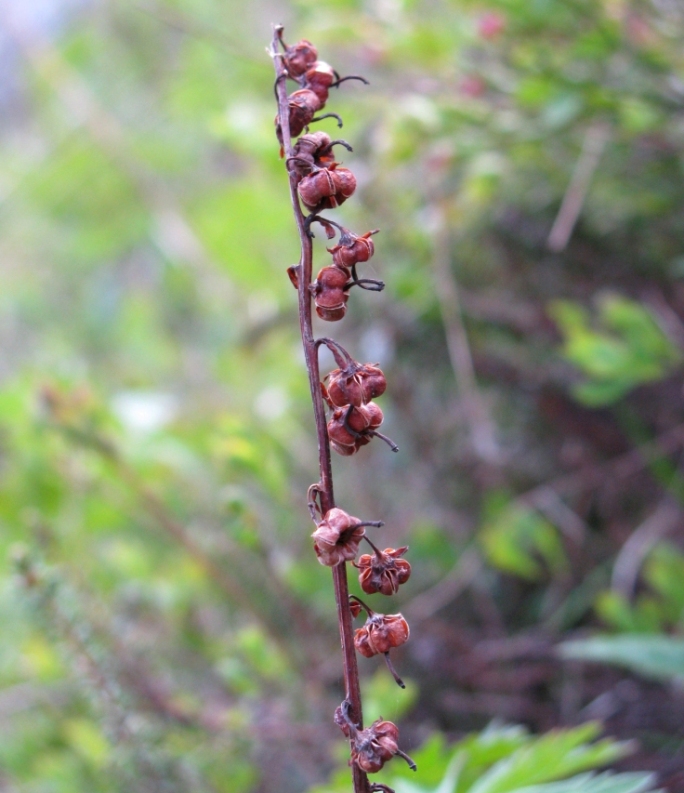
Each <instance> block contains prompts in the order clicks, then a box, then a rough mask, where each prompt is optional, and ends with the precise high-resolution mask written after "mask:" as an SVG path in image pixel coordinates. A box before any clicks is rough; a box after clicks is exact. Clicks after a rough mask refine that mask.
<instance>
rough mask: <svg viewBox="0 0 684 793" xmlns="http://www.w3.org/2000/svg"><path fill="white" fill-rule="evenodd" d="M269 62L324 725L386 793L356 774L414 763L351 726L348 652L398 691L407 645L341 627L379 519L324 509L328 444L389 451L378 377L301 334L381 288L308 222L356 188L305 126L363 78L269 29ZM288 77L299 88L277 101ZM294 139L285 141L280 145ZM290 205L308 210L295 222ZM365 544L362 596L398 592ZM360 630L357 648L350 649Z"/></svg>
mask: <svg viewBox="0 0 684 793" xmlns="http://www.w3.org/2000/svg"><path fill="white" fill-rule="evenodd" d="M281 48H282V50H281ZM270 54H271V57H272V59H273V63H274V67H275V72H276V82H275V92H276V98H277V102H278V113H277V115H276V119H275V124H276V136H277V138H278V141H279V142H280V144H281V156H283V157H284V158H285V165H286V168H287V171H288V175H289V185H290V200H291V203H292V209H293V212H294V218H295V222H296V225H297V230H298V233H299V239H300V243H301V255H300V260H299V262H298V264H296V265H292V266H291V267H290V268H289V269H288V275H289V277H290V280H291V281H292V284H293V285H294V286H295V288H296V289H297V292H298V301H299V322H300V331H301V337H302V344H303V347H304V358H305V361H306V367H307V371H308V375H309V386H310V389H311V399H312V402H313V410H314V420H315V424H316V434H317V439H318V458H319V460H318V461H319V481H318V482H317V483H316V484H314V485H312V486H311V487H310V488H309V493H308V503H309V510H310V512H311V517H312V519H313V521H314V523H315V524H316V530H315V531H314V532H313V535H312V536H313V539H314V550H315V553H316V556H317V558H318V561H319V562H320V563H321V564H323V565H326V566H328V567H330V568H331V569H332V576H333V584H334V589H335V599H336V603H337V617H338V623H339V631H340V639H341V644H342V656H343V676H344V688H345V696H344V700H343V702H342V705H341V706H340V707H339V708H338V709H337V712H336V714H335V721H336V722H337V724H338V725H339V726H340V728H341V729H342V731H343V733H344V734H345V736H347V738H349V741H350V761H349V764H350V766H351V768H352V778H353V783H354V793H373V791H384V792H385V793H391V790H390V788H388V787H387V786H386V785H382V784H380V783H376V784H371V783H370V782H369V780H368V776H367V773H375V772H376V771H379V770H380V768H382V766H383V765H384V763H385V762H387V761H388V760H390V759H391V758H392V757H394V756H395V755H399V756H401V757H404V758H405V759H407V762H409V764H410V765H411V767H412V768H415V766H414V765H413V762H412V761H411V760H410V758H407V756H406V755H404V753H403V752H401V750H400V749H399V748H398V745H397V740H398V730H397V728H396V726H395V725H393V724H392V723H391V722H386V721H383V720H382V719H378V720H377V721H376V722H374V723H373V725H371V727H369V728H368V729H366V730H364V729H363V714H362V706H361V689H360V683H359V672H358V666H357V659H356V651H357V650H358V651H359V652H362V654H364V655H368V656H370V655H374V654H380V653H382V654H383V655H384V656H385V659H386V661H387V664H388V667H389V669H390V671H391V672H392V674H393V676H394V678H395V680H396V681H397V682H398V683H399V685H401V686H402V687H403V683H402V681H401V678H399V676H398V675H397V673H396V672H395V671H394V668H393V666H392V664H391V661H390V660H389V649H390V648H391V647H397V646H399V645H400V644H403V642H404V641H406V640H407V639H408V635H409V629H408V624H407V623H406V621H405V620H404V619H403V617H401V615H382V614H376V613H375V612H373V611H372V610H371V609H369V608H368V607H367V606H365V604H363V607H364V608H365V609H366V611H367V613H368V620H367V624H366V626H364V628H362V629H359V630H357V631H356V633H355V632H354V628H353V626H352V619H353V616H356V615H358V610H359V608H360V606H359V604H360V601H358V599H357V598H355V599H350V596H349V586H348V580H347V563H348V562H351V563H354V560H355V558H356V555H357V553H358V549H359V544H360V542H361V541H362V540H363V539H364V538H365V532H366V527H373V526H374V527H378V526H382V523H381V522H380V521H362V520H360V519H359V518H355V517H352V516H351V515H349V514H348V513H347V512H345V511H344V510H342V509H340V508H338V507H337V506H336V505H335V496H334V492H333V477H332V464H331V453H330V450H331V447H332V448H333V449H334V450H335V451H337V452H338V453H339V454H340V455H342V456H350V455H353V454H355V453H356V452H358V451H359V449H360V448H362V447H363V446H365V445H366V444H368V443H369V442H370V441H371V440H372V439H373V438H375V437H379V438H381V439H382V440H384V441H385V442H386V443H387V444H388V445H389V446H390V447H391V448H392V451H398V448H397V446H396V444H394V443H393V442H392V441H391V440H390V439H389V438H387V437H386V436H385V435H382V434H381V433H379V432H378V431H377V427H378V426H379V425H380V424H381V422H382V420H383V414H382V411H381V409H380V408H379V407H378V406H377V405H376V404H375V403H374V402H373V401H372V399H373V398H375V397H378V396H381V395H382V393H383V392H384V391H385V386H386V382H385V376H384V374H383V373H382V371H381V370H380V369H379V367H377V365H375V364H360V363H358V362H357V361H354V359H353V358H352V357H351V356H350V355H349V353H348V352H347V351H346V350H344V348H343V347H341V345H339V344H338V343H337V342H335V341H333V340H332V339H329V338H322V339H318V340H316V339H315V338H314V335H313V329H312V302H313V303H314V305H315V308H316V313H317V315H318V316H319V317H320V318H321V319H322V320H325V321H329V322H335V321H337V320H339V319H342V317H343V316H344V314H345V313H346V311H347V302H348V299H349V291H350V290H351V288H352V287H354V286H358V287H359V288H361V289H367V290H370V291H381V290H382V289H383V288H384V284H383V283H382V282H381V281H376V280H374V279H370V278H359V277H358V274H357V271H356V265H357V264H359V263H362V262H366V261H368V259H369V258H370V257H371V256H372V255H373V253H374V250H375V249H374V244H373V242H372V240H371V236H372V235H373V234H375V233H376V231H375V230H374V231H368V232H366V233H365V234H363V235H357V234H354V233H353V232H351V231H349V229H345V228H343V227H342V226H340V225H339V224H338V223H336V222H335V221H333V220H330V219H328V218H324V217H322V216H321V215H320V214H319V213H320V212H322V211H323V210H331V209H335V208H336V207H338V206H339V205H340V204H342V203H343V202H344V201H346V200H347V199H348V198H350V197H351V196H352V195H353V193H354V191H355V189H356V179H355V178H354V174H353V173H352V172H351V171H350V170H349V169H348V168H343V167H341V166H340V164H339V163H337V162H335V159H334V153H333V149H334V146H336V145H340V146H343V147H344V148H346V149H347V150H348V151H351V150H352V149H351V146H350V145H349V144H348V143H347V142H346V141H343V140H332V139H331V138H330V136H329V135H327V134H326V133H325V132H320V131H319V132H313V133H310V132H309V124H311V123H313V122H315V121H318V120H320V119H321V118H327V117H333V118H336V119H337V121H338V126H340V127H341V126H342V120H341V119H340V117H339V116H337V115H336V114H335V113H325V114H323V115H320V111H321V110H322V109H323V108H324V106H325V104H326V102H327V100H328V96H329V91H330V89H331V88H334V87H337V86H339V85H340V83H342V82H344V81H345V80H350V79H354V80H361V81H362V82H366V81H365V80H364V79H363V78H361V77H357V76H350V77H344V78H340V77H339V75H338V74H337V72H335V70H334V69H333V68H332V67H331V66H330V65H329V64H327V63H325V62H324V61H320V60H318V52H317V50H316V48H315V46H314V45H313V44H311V42H309V41H306V40H302V41H300V42H298V43H297V44H295V45H293V46H291V47H288V46H287V45H286V44H285V43H284V41H283V28H282V26H280V25H278V26H275V27H274V32H273V40H272V43H271V50H270ZM288 79H289V80H293V81H294V82H296V83H297V84H298V86H299V88H298V90H295V91H294V92H293V93H291V94H290V95H289V96H288V93H287V80H288ZM317 113H319V115H318V116H317V115H316V114H317ZM300 135H301V137H299V139H298V140H297V141H296V143H295V144H294V145H293V143H292V138H293V137H297V136H300ZM302 205H303V206H304V207H305V208H306V210H309V214H307V215H306V216H305V215H304V212H303V211H302ZM312 223H318V224H319V225H320V226H321V227H322V228H323V230H324V231H325V233H326V235H327V238H328V239H332V238H333V237H334V236H335V235H336V233H338V234H339V239H338V243H337V244H336V245H334V246H333V247H332V248H328V252H329V253H330V254H331V255H332V263H331V264H330V265H328V266H326V267H324V268H323V269H322V270H320V272H319V273H318V275H317V276H316V278H315V279H313V249H312V244H311V238H312V234H311V225H312ZM322 344H323V345H325V346H327V347H328V349H330V351H331V352H332V354H333V356H334V358H335V361H336V363H337V364H338V367H339V368H338V369H336V370H334V371H333V372H331V373H330V374H328V375H327V376H326V378H325V380H326V381H327V386H326V385H325V384H324V382H322V380H321V374H320V369H319V364H318V348H319V347H320V346H321V345H322ZM326 405H327V407H328V408H329V410H330V414H331V415H330V417H329V418H328V417H326ZM366 539H367V538H366ZM368 542H369V543H370V544H371V546H372V547H373V549H374V550H375V552H376V553H375V556H374V557H373V559H372V561H370V560H371V557H368V560H366V559H365V558H364V563H363V567H364V569H362V571H361V576H363V577H364V580H366V579H369V575H370V576H371V577H372V579H373V582H374V583H373V584H369V583H368V582H367V583H366V587H365V591H368V590H369V588H370V590H371V593H373V592H380V593H382V594H394V593H395V592H396V590H397V588H398V586H399V584H401V583H404V581H406V580H407V579H408V575H409V572H410V566H409V565H408V562H405V561H404V560H401V559H398V557H399V556H402V555H403V554H404V553H405V551H406V550H407V549H406V548H401V549H399V550H398V551H394V550H393V549H387V550H386V551H385V552H382V551H379V550H378V549H376V548H375V546H374V545H373V544H372V543H371V542H370V540H368ZM365 568H368V569H365ZM369 571H370V572H369ZM364 631H365V633H364ZM362 634H363V637H365V638H366V639H367V640H366V641H362V639H361V635H362ZM366 634H367V636H366Z"/></svg>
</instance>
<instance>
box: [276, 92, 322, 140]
mask: <svg viewBox="0 0 684 793" xmlns="http://www.w3.org/2000/svg"><path fill="white" fill-rule="evenodd" d="M287 106H288V109H289V114H290V136H291V137H293V138H296V137H297V136H298V135H301V134H302V132H303V131H304V128H305V127H307V126H308V125H309V124H310V123H311V121H312V120H313V117H314V116H315V115H316V112H317V111H318V110H320V109H321V107H322V105H321V100H320V99H319V98H318V96H316V94H315V93H314V92H313V91H309V90H308V89H306V88H304V89H301V90H300V91H294V92H293V93H291V94H290V95H289V96H288V98H287ZM275 123H276V135H277V137H278V140H279V141H280V143H282V142H283V130H282V128H281V126H280V119H279V117H278V116H276V119H275Z"/></svg>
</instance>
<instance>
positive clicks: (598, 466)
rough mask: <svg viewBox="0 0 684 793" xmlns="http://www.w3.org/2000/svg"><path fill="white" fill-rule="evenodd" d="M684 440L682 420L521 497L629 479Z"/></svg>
mask: <svg viewBox="0 0 684 793" xmlns="http://www.w3.org/2000/svg"><path fill="white" fill-rule="evenodd" d="M683 444H684V424H678V425H677V426H676V427H672V428H671V429H669V430H667V431H666V432H663V433H661V434H660V435H658V436H657V437H656V438H655V439H654V440H652V441H650V442H649V443H644V444H642V445H641V446H638V447H637V448H636V449H633V450H632V451H630V452H627V453H626V454H621V455H619V456H618V457H614V458H613V459H612V460H607V461H606V462H603V463H595V464H593V465H586V466H584V467H582V468H580V469H579V470H578V471H573V473H570V474H565V475H563V476H559V477H557V478H556V479H551V480H550V481H548V482H545V483H544V484H543V485H538V486H537V487H534V488H532V489H531V490H528V491H527V492H525V493H521V494H520V495H519V496H518V498H517V500H518V501H522V502H524V503H528V504H535V503H536V500H537V499H538V498H540V495H541V497H542V498H544V490H545V489H547V488H551V489H552V490H553V491H555V492H556V493H558V494H559V495H560V494H561V493H563V494H565V495H572V494H577V493H581V492H583V491H584V490H588V489H592V488H595V487H598V486H600V484H601V482H602V481H603V480H604V479H605V478H606V477H607V476H610V477H611V478H612V479H626V478H627V477H629V476H634V475H635V474H638V473H639V472H640V471H642V470H643V469H644V468H647V467H648V466H649V465H650V464H651V463H652V462H654V461H655V460H657V459H658V458H660V457H662V455H664V454H672V453H673V452H675V451H677V449H679V448H680V447H681V446H682V445H683Z"/></svg>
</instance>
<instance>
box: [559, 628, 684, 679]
mask: <svg viewBox="0 0 684 793" xmlns="http://www.w3.org/2000/svg"><path fill="white" fill-rule="evenodd" d="M559 649H560V653H561V655H562V656H563V657H564V658H573V659H578V660H581V661H598V662H601V663H606V664H615V665H617V666H624V667H626V668H627V669H631V670H632V671H634V672H637V673H638V674H641V675H644V676H645V677H650V678H653V679H655V680H671V679H673V678H684V639H677V638H674V637H671V636H653V635H651V634H629V635H627V636H594V637H593V638H591V639H583V640H578V641H571V642H563V643H562V644H561V645H560V647H559Z"/></svg>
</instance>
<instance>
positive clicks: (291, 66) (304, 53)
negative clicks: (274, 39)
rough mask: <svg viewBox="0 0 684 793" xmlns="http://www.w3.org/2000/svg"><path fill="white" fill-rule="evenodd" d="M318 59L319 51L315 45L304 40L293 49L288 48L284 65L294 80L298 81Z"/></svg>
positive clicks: (294, 45)
mask: <svg viewBox="0 0 684 793" xmlns="http://www.w3.org/2000/svg"><path fill="white" fill-rule="evenodd" d="M317 59H318V50H317V49H316V48H315V47H314V45H313V44H312V43H311V42H310V41H307V40H306V39H302V40H301V41H298V42H297V43H296V44H293V45H292V46H291V47H286V49H285V53H284V54H283V63H284V64H285V68H286V69H287V73H288V75H289V76H290V77H292V78H293V79H297V78H298V77H301V76H302V75H303V74H305V73H306V72H307V71H308V70H309V69H310V68H311V67H312V66H313V65H314V64H315V63H316V60H317Z"/></svg>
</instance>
